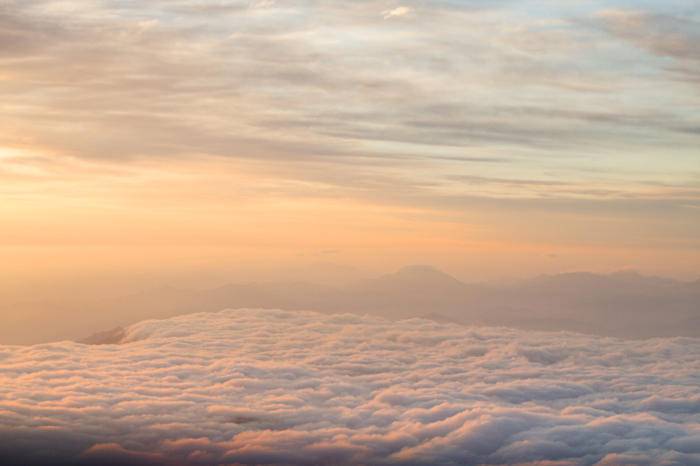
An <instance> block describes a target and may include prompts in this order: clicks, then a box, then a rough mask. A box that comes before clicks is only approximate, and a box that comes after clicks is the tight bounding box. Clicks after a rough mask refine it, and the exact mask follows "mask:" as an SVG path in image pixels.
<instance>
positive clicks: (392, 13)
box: [382, 6, 413, 19]
mask: <svg viewBox="0 0 700 466" xmlns="http://www.w3.org/2000/svg"><path fill="white" fill-rule="evenodd" d="M412 12H413V8H409V7H407V6H398V7H396V8H393V9H391V10H384V11H382V15H383V16H384V19H390V18H396V17H400V16H406V15H409V14H411V13H412Z"/></svg>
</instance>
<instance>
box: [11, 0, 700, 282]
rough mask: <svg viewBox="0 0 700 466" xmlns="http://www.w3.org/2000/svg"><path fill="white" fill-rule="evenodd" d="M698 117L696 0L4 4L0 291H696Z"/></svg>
mask: <svg viewBox="0 0 700 466" xmlns="http://www.w3.org/2000/svg"><path fill="white" fill-rule="evenodd" d="M699 105H700V11H699V10H698V9H697V3H696V1H695V0H664V1H661V0H646V1H631V0H627V1H625V0H593V1H579V0H557V1H546V0H540V1H534V0H522V1H516V0H510V1H509V0H491V1H486V0H475V1H456V0H453V1H450V0H439V1H438V0H436V1H417V0H416V1H403V2H397V1H374V0H366V1H365V0H362V1H353V2H348V1H345V2H341V1H335V0H330V1H323V2H320V1H313V0H299V1H274V0H258V1H235V0H216V1H215V0H201V1H192V0H169V1H165V0H151V1H148V2H143V1H136V0H130V1H127V0H119V1H117V0H63V1H58V0H56V1H53V0H5V1H3V2H2V4H0V128H2V131H0V225H1V226H2V227H1V228H0V255H1V257H2V258H3V260H2V261H0V274H2V276H3V278H4V281H3V282H4V283H5V284H7V283H12V282H13V281H14V282H16V283H26V280H28V279H29V278H38V279H45V280H51V279H55V278H56V277H61V278H66V277H79V276H95V274H99V273H116V272H118V271H119V272H121V273H164V272H165V271H167V272H168V273H170V272H172V271H174V270H182V271H188V270H189V271H191V272H192V273H195V272H196V271H199V270H203V269H210V268H216V267H219V268H227V267H228V268H230V267H234V266H241V267H246V268H249V269H250V270H252V269H253V268H255V267H257V268H261V269H264V268H267V269H275V268H285V267H291V266H292V265H294V264H298V263H313V262H334V263H341V264H349V265H352V266H356V267H364V268H368V269H377V270H378V269H383V270H387V269H391V268H393V267H396V266H401V265H405V264H410V263H429V264H433V265H436V266H439V267H441V268H445V269H447V270H448V271H450V272H451V273H454V274H455V275H457V276H459V277H460V278H463V279H472V280H473V279H483V278H496V277H516V276H527V275H535V274H538V273H543V272H559V271H567V270H594V271H613V270H619V269H637V270H640V271H642V272H646V273H655V274H663V275H669V276H674V277H681V278H697V276H698V265H699V264H700V210H699V209H700V163H699V162H700V153H699V151H698V148H699V147H700V112H698V111H697V109H698V106H699ZM3 286H5V285H3Z"/></svg>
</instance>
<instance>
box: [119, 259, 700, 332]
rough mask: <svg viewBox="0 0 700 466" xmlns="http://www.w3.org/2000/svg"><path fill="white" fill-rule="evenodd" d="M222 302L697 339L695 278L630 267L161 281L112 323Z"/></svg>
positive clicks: (126, 301) (124, 304)
mask: <svg viewBox="0 0 700 466" xmlns="http://www.w3.org/2000/svg"><path fill="white" fill-rule="evenodd" d="M223 308H280V309H289V310H316V311H321V312H330V313H334V312H355V313H369V314H375V315H381V316H384V317H387V318H391V319H403V318H411V317H425V318H433V319H435V320H443V321H450V322H457V323H462V324H469V325H498V326H508V327H518V328H526V329H536V330H567V331H575V332H583V333H595V334H600V335H609V336H617V337H631V338H647V337H655V336H659V337H667V336H689V337H700V281H698V282H680V281H676V280H672V279H668V278H662V277H651V276H645V275H641V274H639V273H637V272H633V271H621V272H615V273H611V274H605V275H604V274H595V273H589V272H573V273H563V274H556V275H542V276H539V277H535V278H533V279H529V280H524V281H521V282H518V283H515V284H510V285H492V284H491V285H489V284H468V283H464V282H462V281H460V280H458V279H456V278H454V277H452V276H451V275H449V274H447V273H445V272H443V271H440V270H438V269H436V268H434V267H431V266H428V265H412V266H408V267H404V268H401V269H399V270H398V271H396V272H394V273H389V274H386V275H382V276H379V277H377V278H373V279H366V280H361V281H359V282H357V283H355V284H352V285H348V286H345V287H334V286H328V285H317V284H314V283H307V282H296V283H295V282H288V283H285V282H273V283H238V284H229V285H225V286H221V287H217V288H213V289H209V290H203V291H192V292H185V291H182V290H173V289H171V288H167V287H166V288H161V289H158V290H153V292H152V293H151V294H149V293H140V294H138V295H132V296H130V297H127V298H123V299H121V300H119V306H118V309H116V312H118V313H120V314H119V315H120V316H121V321H120V322H118V323H119V324H120V325H125V324H128V323H131V322H133V321H136V320H142V319H143V318H149V317H154V318H164V317H170V316H173V315H177V314H183V313H189V312H201V311H217V310H220V309H223ZM110 312H115V311H110ZM108 336H109V335H108Z"/></svg>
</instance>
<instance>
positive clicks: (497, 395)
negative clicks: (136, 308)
mask: <svg viewBox="0 0 700 466" xmlns="http://www.w3.org/2000/svg"><path fill="white" fill-rule="evenodd" d="M698 361H700V342H699V341H698V340H694V339H683V338H676V339H654V340H646V341H621V340H616V339H606V338H596V337H589V336H583V335H577V334H567V333H534V332H524V331H516V330H510V329H504V328H479V329H476V328H466V327H460V326H456V325H449V324H438V323H435V322H431V321H426V320H418V319H414V320H407V321H402V322H398V323H397V322H393V323H391V322H388V321H384V320H380V319H376V318H372V317H360V316H350V315H334V316H327V315H322V314H316V313H310V312H293V313H292V312H285V311H274V310H245V309H243V310H235V311H234V310H227V311H221V312H217V313H202V314H192V315H187V316H182V317H177V318H173V319H169V320H164V321H146V322H142V323H139V324H136V325H133V326H131V327H129V328H128V329H126V332H125V336H124V339H123V341H122V344H119V345H104V346H88V345H80V344H77V343H70V342H61V343H53V344H45V345H37V346H31V347H12V346H5V347H0V426H1V427H0V459H3V460H4V461H3V462H4V463H7V461H14V462H15V463H16V464H20V463H22V464H59V463H61V462H63V463H65V464H90V465H92V464H100V465H105V464H121V465H124V464H173V465H175V464H177V465H190V464H191V465H200V464H201V465H208V464H550V465H593V464H600V465H619V464H634V465H637V464H684V465H688V464H700V423H699V422H698V421H699V416H700V388H699V387H700V380H699V376H698V374H700V363H699V362H698Z"/></svg>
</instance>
